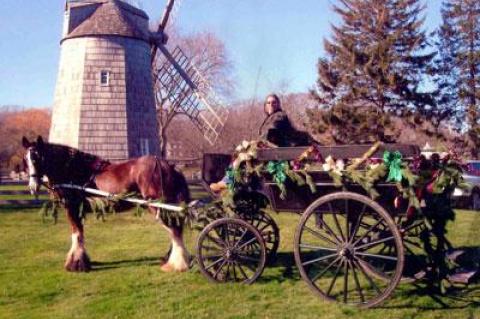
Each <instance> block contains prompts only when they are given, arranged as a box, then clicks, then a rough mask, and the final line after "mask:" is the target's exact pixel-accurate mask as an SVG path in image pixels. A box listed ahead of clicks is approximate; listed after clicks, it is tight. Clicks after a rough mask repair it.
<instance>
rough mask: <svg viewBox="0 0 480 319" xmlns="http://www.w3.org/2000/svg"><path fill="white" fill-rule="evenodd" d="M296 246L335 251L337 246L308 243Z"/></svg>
mask: <svg viewBox="0 0 480 319" xmlns="http://www.w3.org/2000/svg"><path fill="white" fill-rule="evenodd" d="M298 246H300V247H302V248H311V249H316V250H328V251H337V248H328V247H321V246H316V245H310V244H299V245H298Z"/></svg>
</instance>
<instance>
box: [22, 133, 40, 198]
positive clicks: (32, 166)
mask: <svg viewBox="0 0 480 319" xmlns="http://www.w3.org/2000/svg"><path fill="white" fill-rule="evenodd" d="M22 145H23V147H24V148H25V149H26V150H27V152H26V154H25V162H26V164H27V168H28V177H29V180H28V187H29V188H30V192H31V193H32V195H37V194H38V191H39V189H40V185H41V179H42V177H43V175H44V174H45V172H44V170H43V169H44V166H45V156H44V148H45V144H44V142H43V139H42V137H41V136H38V138H37V141H36V142H29V141H28V139H27V138H26V137H25V136H24V137H23V138H22Z"/></svg>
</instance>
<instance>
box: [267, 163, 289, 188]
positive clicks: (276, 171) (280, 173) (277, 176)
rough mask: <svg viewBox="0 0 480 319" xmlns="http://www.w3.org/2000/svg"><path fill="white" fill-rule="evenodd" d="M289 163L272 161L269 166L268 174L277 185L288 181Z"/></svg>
mask: <svg viewBox="0 0 480 319" xmlns="http://www.w3.org/2000/svg"><path fill="white" fill-rule="evenodd" d="M287 166H288V163H287V161H278V162H276V161H270V162H268V164H267V172H268V173H270V174H271V175H272V176H273V180H274V181H275V183H276V184H283V183H285V181H286V180H287V174H286V170H287Z"/></svg>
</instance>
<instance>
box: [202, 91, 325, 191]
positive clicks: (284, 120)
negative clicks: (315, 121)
mask: <svg viewBox="0 0 480 319" xmlns="http://www.w3.org/2000/svg"><path fill="white" fill-rule="evenodd" d="M263 111H264V112H265V115H266V117H265V119H264V120H263V122H262V124H261V125H260V128H259V129H258V138H259V139H260V140H266V141H268V142H270V143H272V144H274V145H275V146H278V147H291V146H309V145H312V144H313V143H316V144H318V142H317V141H315V140H314V139H313V138H312V137H311V136H310V135H309V134H308V133H307V132H304V131H299V130H297V129H296V128H295V127H294V126H293V125H292V123H291V122H290V119H289V118H288V116H287V114H286V113H285V111H283V110H282V107H281V102H280V98H279V97H278V95H276V94H274V93H272V94H269V95H268V96H267V98H266V99H265V102H264V104H263ZM226 188H227V178H226V176H225V177H223V178H222V180H220V181H219V182H217V183H212V184H210V189H211V190H212V191H213V192H214V193H218V192H220V191H222V190H224V189H226Z"/></svg>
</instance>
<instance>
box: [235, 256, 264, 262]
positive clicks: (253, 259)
mask: <svg viewBox="0 0 480 319" xmlns="http://www.w3.org/2000/svg"><path fill="white" fill-rule="evenodd" d="M237 256H238V258H240V259H243V260H247V261H251V262H254V263H259V262H260V259H258V258H253V257H250V256H246V255H242V254H237Z"/></svg>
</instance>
